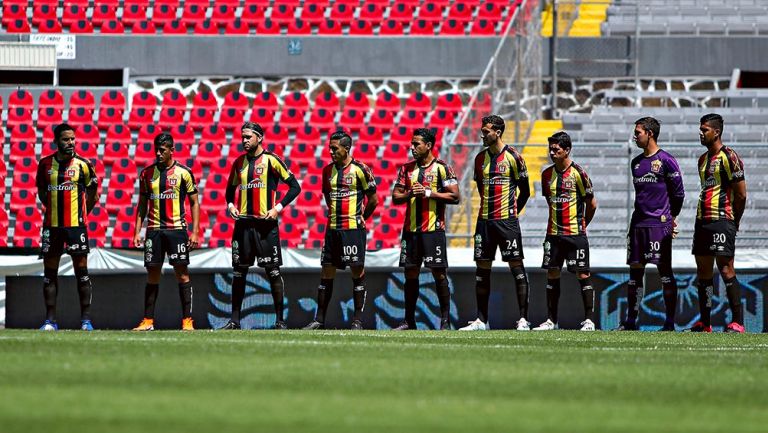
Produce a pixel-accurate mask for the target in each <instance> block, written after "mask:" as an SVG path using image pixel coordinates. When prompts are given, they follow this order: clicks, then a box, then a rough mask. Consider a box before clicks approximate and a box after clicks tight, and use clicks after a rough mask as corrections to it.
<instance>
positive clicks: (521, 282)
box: [512, 265, 528, 319]
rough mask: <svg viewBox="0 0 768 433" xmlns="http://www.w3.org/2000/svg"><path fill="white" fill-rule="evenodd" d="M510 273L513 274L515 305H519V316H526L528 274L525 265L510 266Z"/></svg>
mask: <svg viewBox="0 0 768 433" xmlns="http://www.w3.org/2000/svg"><path fill="white" fill-rule="evenodd" d="M512 275H514V276H515V285H516V286H517V305H518V306H520V318H521V319H527V318H528V275H526V274H525V266H522V265H521V266H515V267H514V268H512Z"/></svg>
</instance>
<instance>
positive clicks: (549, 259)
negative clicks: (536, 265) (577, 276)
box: [541, 235, 589, 273]
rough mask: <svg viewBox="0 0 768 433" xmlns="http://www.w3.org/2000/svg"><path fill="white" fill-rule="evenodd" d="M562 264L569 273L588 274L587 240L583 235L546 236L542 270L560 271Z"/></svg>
mask: <svg viewBox="0 0 768 433" xmlns="http://www.w3.org/2000/svg"><path fill="white" fill-rule="evenodd" d="M563 262H565V265H566V267H567V269H568V271H569V272H573V273H576V272H589V239H587V237H586V236H584V235H579V236H557V235H547V236H546V237H545V238H544V257H543V258H542V260H541V267H542V269H562V267H563Z"/></svg>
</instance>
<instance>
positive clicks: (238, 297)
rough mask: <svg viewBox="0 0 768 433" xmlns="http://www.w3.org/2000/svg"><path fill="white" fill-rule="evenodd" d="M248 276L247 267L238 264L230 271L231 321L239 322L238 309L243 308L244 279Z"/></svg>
mask: <svg viewBox="0 0 768 433" xmlns="http://www.w3.org/2000/svg"><path fill="white" fill-rule="evenodd" d="M247 276H248V268H247V267H244V266H238V267H236V268H235V269H234V270H233V271H232V315H231V318H232V321H233V322H234V323H237V324H240V311H241V310H242V308H243V299H244V298H245V279H246V277H247Z"/></svg>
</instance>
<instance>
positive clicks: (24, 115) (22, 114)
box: [6, 107, 32, 128]
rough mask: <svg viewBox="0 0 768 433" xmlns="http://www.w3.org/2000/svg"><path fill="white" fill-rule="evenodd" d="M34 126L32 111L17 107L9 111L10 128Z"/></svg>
mask: <svg viewBox="0 0 768 433" xmlns="http://www.w3.org/2000/svg"><path fill="white" fill-rule="evenodd" d="M31 124H32V110H31V109H28V108H23V107H15V108H9V109H8V119H7V120H6V125H7V126H8V127H9V128H14V127H16V126H18V125H31Z"/></svg>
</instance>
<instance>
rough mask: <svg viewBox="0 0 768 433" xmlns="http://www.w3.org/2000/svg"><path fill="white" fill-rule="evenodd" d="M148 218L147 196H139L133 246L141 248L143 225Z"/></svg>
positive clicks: (134, 223)
mask: <svg viewBox="0 0 768 433" xmlns="http://www.w3.org/2000/svg"><path fill="white" fill-rule="evenodd" d="M145 216H147V196H146V195H144V194H140V195H139V203H138V204H137V205H136V219H135V220H134V222H133V246H134V247H136V248H141V225H142V224H143V223H144V217H145Z"/></svg>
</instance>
